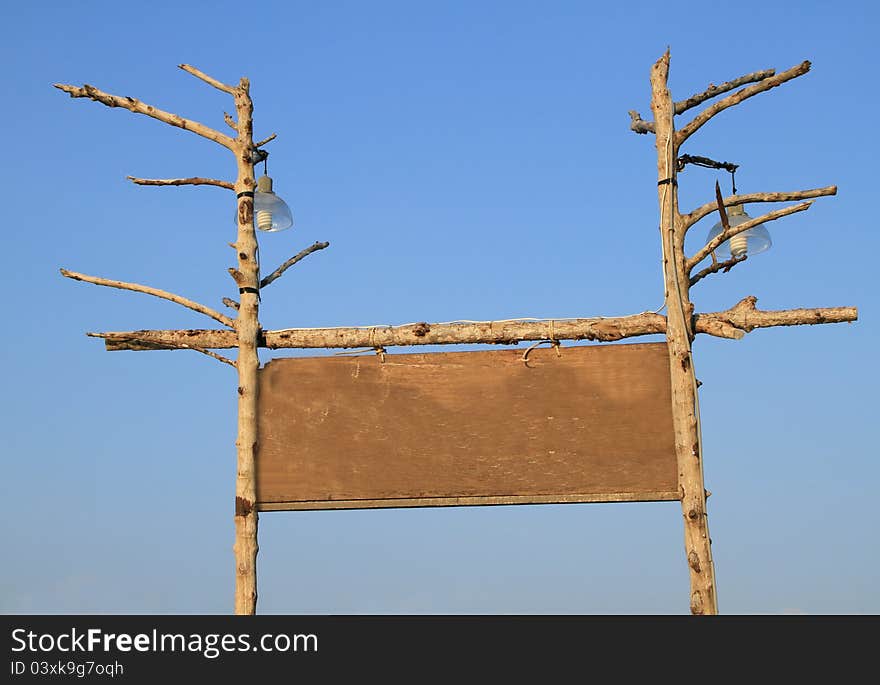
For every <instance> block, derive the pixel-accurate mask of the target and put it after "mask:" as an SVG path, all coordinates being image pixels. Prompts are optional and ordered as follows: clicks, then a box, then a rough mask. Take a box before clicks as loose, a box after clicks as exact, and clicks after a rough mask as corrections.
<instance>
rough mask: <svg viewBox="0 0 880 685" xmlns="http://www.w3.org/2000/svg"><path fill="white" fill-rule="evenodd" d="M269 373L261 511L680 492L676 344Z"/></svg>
mask: <svg viewBox="0 0 880 685" xmlns="http://www.w3.org/2000/svg"><path fill="white" fill-rule="evenodd" d="M522 356H523V351H522V350H495V351H488V352H443V353H426V354H387V355H386V356H385V361H384V363H383V362H382V361H381V360H380V359H379V358H378V357H377V356H375V355H370V356H359V357H339V356H337V357H306V358H287V359H276V360H274V361H271V362H270V363H269V364H267V365H266V366H265V368H263V369H261V370H260V400H259V407H258V412H259V444H258V449H257V507H258V508H259V509H260V510H263V511H271V510H294V509H356V508H375V507H406V506H448V505H478V504H533V503H562V502H631V501H656V500H677V499H678V498H679V495H678V485H677V482H678V481H677V469H676V459H675V447H674V439H673V428H672V409H671V397H670V388H669V367H668V364H669V361H668V353H667V348H666V344H665V343H655V344H653V343H652V344H636V345H632V344H630V345H620V344H618V345H591V346H578V347H564V348H562V349H561V351H560V353H559V354H558V355H557V352H556V351H555V350H553V349H549V348H541V349H533V350H531V351H530V352H529V354H528V363H527V364H526V363H524V362H523V360H522Z"/></svg>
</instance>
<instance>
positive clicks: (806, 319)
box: [87, 296, 858, 351]
mask: <svg viewBox="0 0 880 685" xmlns="http://www.w3.org/2000/svg"><path fill="white" fill-rule="evenodd" d="M756 302H757V299H756V298H754V297H751V296H750V297H747V298H745V299H744V300H742V301H740V302H739V303H737V304H736V305H735V306H734V307H731V308H730V309H728V310H725V311H723V312H711V313H707V314H697V315H696V316H694V330H695V331H696V332H697V333H703V334H706V335H712V336H716V337H721V338H731V339H739V338H742V337H743V335H744V334H745V333H746V332H749V331H752V330H754V329H756V328H770V327H773V326H798V325H812V324H820V323H821V324H825V323H844V322H850V321H856V320H857V319H858V310H857V309H856V308H855V307H830V308H819V309H787V310H781V311H762V310H759V309H756V308H755V303H756ZM549 323H550V322H549V321H547V320H543V321H485V322H478V323H470V322H461V323H442V324H440V323H425V322H422V323H417V324H407V325H405V326H376V327H370V328H364V327H353V328H290V329H285V330H281V331H263V332H262V335H261V339H260V346H261V347H268V348H271V349H293V348H296V349H331V348H357V347H377V346H382V347H393V346H405V345H456V344H461V343H484V344H498V345H515V344H517V343H519V342H526V341H531V342H534V341H536V340H546V339H548V334H549ZM665 332H666V317H665V316H663V315H661V314H654V313H653V312H645V313H643V314H634V315H631V316H622V317H612V318H601V317H600V318H592V319H567V320H558V319H557V320H554V321H553V340H596V341H603V342H612V341H617V340H623V339H625V338H633V337H638V336H642V335H657V334H660V335H662V334H664V333H665ZM87 335H89V336H90V337H94V338H103V339H104V341H105V343H106V346H107V349H108V350H112V351H115V350H156V349H178V348H180V347H182V346H183V345H189V346H191V347H192V346H196V347H201V348H203V349H208V348H213V349H230V348H234V347H236V345H237V344H238V342H237V337H236V335H235V333H234V332H233V331H226V330H211V329H192V330H164V331H163V330H141V331H111V332H105V333H88V334H87Z"/></svg>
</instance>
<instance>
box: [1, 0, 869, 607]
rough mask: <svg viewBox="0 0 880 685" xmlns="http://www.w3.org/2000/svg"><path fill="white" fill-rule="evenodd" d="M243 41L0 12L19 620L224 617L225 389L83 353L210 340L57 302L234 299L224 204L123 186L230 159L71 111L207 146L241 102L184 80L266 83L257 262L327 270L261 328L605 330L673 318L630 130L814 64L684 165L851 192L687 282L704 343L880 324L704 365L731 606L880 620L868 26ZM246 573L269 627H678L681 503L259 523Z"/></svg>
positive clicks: (618, 19)
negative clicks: (772, 318)
mask: <svg viewBox="0 0 880 685" xmlns="http://www.w3.org/2000/svg"><path fill="white" fill-rule="evenodd" d="M241 6H242V5H241V4H240V3H231V2H225V1H223V0H219V1H214V2H210V3H207V2H206V3H201V2H189V3H183V4H181V3H172V2H164V1H157V2H152V3H149V5H148V6H146V5H143V4H135V3H118V2H84V3H62V2H31V3H18V4H8V5H7V7H5V8H4V10H3V19H4V25H6V26H7V27H8V30H7V34H6V36H5V38H4V41H3V44H2V46H0V51H2V57H3V61H4V63H5V64H6V65H7V69H6V90H5V92H6V96H5V101H6V107H5V130H6V135H5V136H4V142H3V144H4V148H5V151H4V152H5V154H4V163H3V165H2V169H0V173H2V181H3V184H4V187H6V188H7V189H8V190H12V191H13V193H14V194H7V199H6V206H7V208H8V209H7V217H8V219H7V231H6V235H7V238H6V243H5V244H6V255H7V257H8V258H7V260H6V264H5V267H4V268H3V269H2V270H0V282H2V287H3V291H4V292H5V293H6V301H7V305H6V313H5V316H4V334H3V336H0V345H2V346H3V358H4V359H5V360H6V369H5V384H4V385H5V388H6V391H5V392H4V393H3V394H2V399H0V403H2V412H0V416H2V431H0V449H2V458H3V466H4V478H3V479H2V483H0V492H2V496H3V499H4V502H5V503H6V507H7V515H6V516H4V517H3V521H2V523H0V539H2V542H3V545H4V548H5V549H6V550H7V551H8V556H7V559H6V563H4V564H3V565H2V567H0V611H3V612H7V613H11V612H48V613H64V612H94V613H134V612H150V613H214V612H217V613H225V612H228V611H230V610H231V606H232V587H233V559H232V551H231V549H232V541H233V525H232V502H233V496H234V472H235V471H234V469H235V449H234V440H235V407H236V405H235V393H234V391H233V388H234V387H235V381H234V375H233V372H232V371H231V369H229V368H228V367H225V366H222V365H220V364H217V363H215V362H214V361H212V360H210V359H208V358H206V357H202V356H201V355H197V354H190V353H187V352H165V353H162V352H152V353H113V354H110V353H106V352H104V350H103V345H101V344H100V342H98V341H96V340H93V339H89V338H86V337H85V336H84V332H85V331H94V330H132V329H137V328H188V327H201V326H205V325H207V326H209V327H210V326H211V324H210V323H208V322H207V320H204V319H202V318H201V317H199V315H197V314H195V313H194V312H190V311H189V310H185V309H182V308H179V307H177V306H175V305H173V304H170V303H168V302H162V301H159V300H154V299H153V298H149V297H147V296H144V295H139V294H135V293H124V292H120V291H115V290H110V289H105V288H98V287H96V286H92V285H87V284H82V283H75V282H72V281H69V280H66V279H63V278H62V277H61V276H60V275H59V273H58V268H59V267H62V266H63V267H66V268H69V269H72V270H76V271H81V272H85V273H89V274H95V275H101V276H105V277H108V278H118V279H121V280H128V281H134V282H140V283H149V284H151V285H154V286H156V287H159V288H164V289H167V290H172V291H175V292H178V293H181V294H183V295H186V296H188V297H191V298H193V299H196V300H198V301H201V302H204V303H206V304H209V305H211V306H215V307H219V306H220V305H219V301H220V298H222V297H224V296H233V295H234V291H233V288H232V282H231V280H230V279H229V277H228V275H227V273H226V268H227V267H228V266H230V265H231V264H232V262H231V254H230V251H229V248H228V247H227V246H226V243H227V242H228V241H229V240H233V239H234V236H235V227H234V224H233V204H232V199H231V197H230V196H229V193H228V191H224V190H221V189H217V188H180V189H178V188H160V189H155V188H138V187H134V186H132V185H130V184H129V183H128V182H127V181H125V176H126V175H128V174H131V175H135V176H143V177H175V176H190V175H205V176H215V177H221V178H232V177H233V176H234V173H235V169H234V164H233V161H232V159H231V157H230V156H229V154H228V153H227V152H226V151H225V150H223V149H221V148H220V147H219V146H217V145H214V144H212V143H210V142H208V141H205V140H203V139H201V138H198V137H196V136H193V135H189V134H187V133H185V132H183V131H180V130H178V129H173V128H171V127H168V126H165V125H162V124H160V123H158V122H156V121H153V120H150V119H147V118H145V117H139V116H134V115H132V114H130V113H128V112H124V111H121V110H118V111H111V110H109V109H107V108H105V107H103V106H100V105H97V104H95V103H91V102H87V101H82V100H76V101H73V100H70V99H69V98H67V97H66V96H65V95H63V94H62V93H60V92H59V91H57V90H55V89H53V88H52V87H51V84H52V83H55V82H66V83H73V84H82V83H91V84H93V85H96V86H97V87H99V88H102V89H104V90H107V91H109V92H113V93H117V94H121V95H132V96H136V97H139V98H141V99H143V100H145V101H147V102H149V103H151V104H154V105H156V106H158V107H162V108H165V109H170V110H172V111H175V112H177V113H179V114H182V115H184V116H189V117H192V118H194V119H197V120H199V121H202V122H204V123H207V124H209V125H212V126H214V127H216V128H220V129H222V128H223V126H224V124H223V119H222V113H223V111H224V110H227V111H229V110H230V108H231V102H230V101H229V100H228V98H227V97H226V96H225V95H224V94H222V93H220V92H218V91H215V90H213V89H211V88H209V87H207V86H205V85H204V84H202V83H201V82H199V81H198V80H196V79H194V78H192V77H191V76H189V75H187V74H185V73H184V72H182V71H180V70H179V69H177V68H176V65H177V64H179V63H181V62H186V63H190V64H193V65H195V66H197V67H199V68H200V69H202V70H204V71H205V72H207V73H209V74H211V75H213V76H215V77H217V78H219V79H222V80H225V81H227V82H235V81H237V79H238V78H239V77H240V76H242V75H246V76H248V77H249V78H250V79H251V82H252V94H253V97H254V100H255V122H256V124H255V128H256V131H255V135H256V136H257V137H263V136H265V135H268V134H270V133H272V132H277V133H278V139H277V140H276V141H274V142H273V143H271V145H270V150H271V159H270V165H269V169H270V173H271V174H272V176H273V177H274V178H275V189H276V191H277V192H278V193H279V194H280V195H282V196H283V197H284V198H285V199H286V200H287V201H288V202H289V204H290V205H291V207H292V208H293V212H294V216H295V217H296V222H297V226H296V228H295V229H294V230H291V231H287V232H284V233H279V234H276V235H269V236H266V237H265V238H264V239H263V240H262V243H261V256H262V262H263V263H264V264H269V265H272V264H275V263H277V262H280V261H281V260H283V259H285V258H286V257H288V256H290V255H291V254H293V253H295V252H297V251H299V250H300V249H302V248H303V247H305V246H307V245H309V244H311V243H312V242H314V241H316V240H329V241H330V242H331V247H330V248H329V249H328V250H325V251H323V252H321V253H319V254H316V255H313V256H312V257H310V258H309V259H307V260H306V261H305V262H303V263H302V264H300V265H298V266H297V267H295V269H294V270H292V271H290V272H288V273H287V274H286V275H285V276H284V278H283V279H282V280H281V281H278V282H277V283H276V284H274V285H273V286H272V288H271V289H270V290H269V291H268V292H267V293H265V295H264V298H263V309H262V322H263V325H264V327H266V328H282V327H295V326H303V327H309V326H325V325H326V326H332V325H354V324H363V325H367V324H381V323H406V322H411V321H420V320H426V321H449V320H453V319H480V320H484V319H504V318H512V317H525V316H533V317H572V316H594V315H619V314H629V313H636V312H641V311H645V310H649V309H656V308H657V307H659V306H660V305H661V304H662V298H663V289H662V278H661V273H660V262H659V241H658V233H657V229H656V226H657V201H656V190H655V188H656V185H655V183H656V166H655V151H654V148H653V139H652V138H651V137H648V136H636V135H635V134H633V133H631V132H630V131H629V129H628V125H629V117H628V116H627V111H628V110H630V109H638V110H640V111H642V113H643V114H645V115H647V114H648V112H649V106H648V103H649V97H650V91H649V86H648V71H649V68H650V65H651V64H652V63H653V62H654V60H656V59H657V58H658V57H659V56H660V55H661V54H662V53H663V51H664V50H665V49H666V47H667V46H669V47H670V48H671V51H672V66H671V75H670V87H671V89H672V92H673V95H674V97H676V98H677V99H681V98H684V97H686V96H688V95H690V94H692V93H694V92H698V91H701V90H703V89H704V88H705V87H706V85H707V84H708V83H710V82H715V83H720V82H722V81H725V80H727V79H730V78H734V77H736V76H739V75H741V74H744V73H747V72H751V71H754V70H757V69H765V68H770V67H773V68H776V69H777V70H782V69H786V68H788V67H790V66H792V65H794V64H797V63H799V62H801V61H802V60H804V59H809V60H811V61H812V62H813V70H812V71H811V72H810V73H809V74H808V75H806V76H804V77H801V78H799V79H796V80H795V81H793V82H791V83H789V84H786V85H784V86H782V87H780V88H778V89H775V90H773V91H771V92H770V93H766V94H763V95H761V96H759V97H757V98H754V99H752V100H749V101H748V102H747V103H745V104H743V105H741V106H739V107H737V108H735V109H733V110H728V111H727V112H724V113H722V114H721V115H719V116H717V117H716V118H715V119H714V120H713V121H712V122H711V123H710V124H709V125H707V126H706V127H704V128H703V129H702V130H701V131H700V132H699V133H698V134H697V135H696V136H694V137H693V138H692V139H691V140H690V141H689V142H688V144H687V146H686V149H685V150H683V151H684V152H688V153H690V154H700V155H706V156H709V157H714V158H715V159H723V160H729V161H734V162H737V163H739V164H741V169H740V171H739V173H738V174H737V184H738V188H739V190H740V191H742V192H759V191H775V190H793V189H798V188H808V187H817V186H823V185H827V184H831V183H835V184H837V185H838V186H839V188H840V190H839V194H838V195H837V196H836V197H833V198H826V199H821V200H819V201H817V202H816V204H815V205H814V206H813V208H812V209H811V210H810V211H809V212H806V213H801V214H798V215H796V216H793V217H789V218H786V219H783V220H781V221H779V222H775V223H773V224H771V225H770V226H769V229H770V232H771V234H772V236H773V240H774V247H773V249H772V250H771V251H769V252H767V253H765V254H763V255H760V256H757V257H756V258H755V259H750V260H749V261H748V262H747V263H745V264H743V265H740V266H738V267H737V268H736V269H734V270H733V271H731V272H730V273H729V274H726V275H724V276H720V275H719V276H714V277H710V278H708V279H706V280H705V281H703V282H701V283H700V285H699V286H697V288H695V290H694V292H693V299H694V301H695V303H696V305H697V310H698V311H715V310H719V309H726V308H727V307H729V306H731V305H732V304H734V303H735V302H737V301H738V300H739V299H741V298H742V297H744V296H746V295H756V296H757V297H758V298H759V306H760V307H762V308H766V309H785V308H795V307H819V306H842V305H855V306H858V307H859V321H858V322H857V323H855V324H852V325H846V324H842V325H834V326H816V327H800V328H780V329H771V330H762V331H756V332H754V333H752V334H750V335H748V336H747V337H746V338H745V339H744V340H742V341H738V342H734V341H728V340H719V339H707V338H706V337H705V336H703V337H701V338H699V339H698V340H697V342H696V344H695V359H696V368H697V375H698V377H699V378H700V380H702V381H703V383H704V385H703V387H702V389H701V407H702V421H703V434H704V442H705V460H706V461H705V472H706V473H705V475H706V484H707V487H708V488H709V489H710V490H711V491H712V493H713V495H712V497H711V499H710V500H709V522H710V528H711V531H712V537H713V540H714V547H713V552H714V556H715V562H716V567H717V568H716V572H717V579H718V586H719V605H720V609H721V611H722V612H726V613H782V612H806V613H877V612H878V611H880V593H878V591H877V588H876V578H877V565H878V561H880V559H878V557H880V549H878V545H877V536H876V527H877V522H878V511H880V508H878V504H877V498H876V496H875V491H876V483H877V481H878V476H880V465H878V460H877V456H878V454H877V452H878V450H877V447H876V444H877V442H876V435H875V428H876V410H877V400H876V394H875V391H876V388H877V386H878V381H880V374H878V370H877V363H876V352H875V350H876V342H875V343H871V342H870V341H871V340H875V341H876V339H877V334H878V326H877V322H876V313H877V308H878V303H880V298H878V289H877V286H876V278H875V268H876V265H875V260H876V254H877V252H878V249H880V239H878V237H877V236H878V233H877V230H876V217H875V215H874V214H875V212H874V205H875V198H876V184H877V167H876V159H877V156H878V155H877V153H878V146H877V143H876V137H875V134H874V130H873V119H872V116H873V113H874V112H875V111H877V109H878V104H880V103H878V94H877V89H876V88H875V87H874V85H873V84H874V83H875V82H876V73H877V70H878V67H880V64H878V59H877V53H876V29H877V26H878V15H880V10H878V9H877V6H876V4H874V3H869V2H867V1H865V2H846V1H844V2H836V3H823V2H799V3H783V2H771V3H766V2H760V3H759V2H750V1H748V0H746V1H744V2H739V3H736V4H735V5H729V4H725V5H713V4H712V3H705V2H703V3H686V2H682V3H673V4H669V3H665V4H664V3H649V2H641V1H640V0H634V1H633V2H628V3H616V4H610V3H609V4H602V5H597V4H593V3H587V2H544V3H524V2H504V3H501V2H498V3H493V2H479V3H473V2H447V3H430V4H429V3H403V2H401V3H391V2H373V3H358V2H350V3H344V2H326V3H305V2H263V3H259V4H258V5H254V11H253V12H251V13H242V12H241V10H240V7H241ZM731 13H733V16H736V17H739V18H741V20H739V21H733V20H732V19H731V16H732V15H731ZM13 27H14V28H13ZM685 116H686V115H685ZM682 123H683V122H682ZM679 125H681V124H679ZM716 178H719V180H721V182H722V185H724V187H725V188H726V187H728V186H726V185H725V184H726V183H727V179H726V178H725V177H724V175H716V173H715V172H712V171H709V170H705V169H697V168H693V167H689V168H688V169H687V170H686V171H685V172H684V173H683V174H682V175H681V178H680V185H681V188H680V197H681V204H682V207H683V208H687V207H691V206H695V205H698V204H702V203H703V202H705V201H707V200H709V199H711V197H712V192H713V185H714V182H715V179H716ZM13 206H14V207H15V211H9V210H10V209H12V207H13ZM753 215H754V213H753ZM13 217H15V218H13ZM711 223H712V222H711V221H710V220H706V221H705V222H704V225H701V226H699V227H698V228H697V229H695V230H694V231H693V233H694V235H693V236H692V240H691V241H690V242H689V247H690V248H691V249H695V248H696V247H698V246H699V243H700V241H701V240H702V239H703V237H704V234H705V232H708V229H709V227H710V225H711ZM311 354H314V352H312V353H311ZM261 357H262V359H263V361H267V360H268V359H270V358H271V355H270V354H269V353H268V352H265V351H264V352H263V353H262V355H261ZM258 563H259V589H260V611H261V612H265V613H301V612H302V613H306V612H309V613H383V612H390V613H581V614H597V613H614V614H616V613H628V614H634V613H635V614H637V613H686V612H687V610H688V605H687V598H688V578H687V570H686V567H685V563H684V552H683V540H682V529H681V511H680V508H679V507H678V505H677V504H675V503H654V504H608V505H594V504H588V505H561V506H532V507H484V508H458V509H421V510H385V511H366V512H355V511H347V512H346V511H343V512H312V513H272V514H265V515H263V516H262V517H261V520H260V556H259V562H258Z"/></svg>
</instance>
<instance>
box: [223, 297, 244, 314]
mask: <svg viewBox="0 0 880 685" xmlns="http://www.w3.org/2000/svg"><path fill="white" fill-rule="evenodd" d="M222 302H223V304H225V305H226V306H227V307H229V308H230V309H234V310H236V311H238V308H239V306H240V305H239V304H238V302H236V301H235V300H232V299H230V298H228V297H224V298H223V300H222Z"/></svg>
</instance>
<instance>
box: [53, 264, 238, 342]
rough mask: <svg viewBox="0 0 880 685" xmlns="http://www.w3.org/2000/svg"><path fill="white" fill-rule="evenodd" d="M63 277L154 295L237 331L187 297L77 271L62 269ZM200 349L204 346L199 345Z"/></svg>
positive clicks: (229, 320)
mask: <svg viewBox="0 0 880 685" xmlns="http://www.w3.org/2000/svg"><path fill="white" fill-rule="evenodd" d="M61 275H62V276H64V277H65V278H72V279H73V280H75V281H85V282H86V283H94V284H95V285H103V286H107V287H109V288H119V289H120V290H131V291H133V292H137V293H145V294H146V295H152V296H153V297H158V298H160V299H163V300H168V301H169V302H175V303H177V304H179V305H182V306H184V307H186V308H187V309H192V310H193V311H194V312H199V314H204V315H205V316H210V317H211V318H212V319H214V320H215V321H219V322H220V323H222V324H223V325H224V326H229V328H232V329H233V330H234V329H235V322H234V321H233V320H232V319H230V318H229V317H228V316H224V315H223V314H221V313H220V312H216V311H214V310H213V309H211V308H210V307H206V306H205V305H203V304H199V303H198V302H195V301H193V300H190V299H187V298H186V297H181V296H180V295H175V294H174V293H169V292H166V291H164V290H159V289H158V288H152V287H150V286H148V285H140V284H138V283H126V282H125V281H112V280H110V279H109V278H99V277H98V276H87V275H85V274H80V273H76V272H75V271H68V270H67V269H61ZM199 347H202V346H201V345H199Z"/></svg>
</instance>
